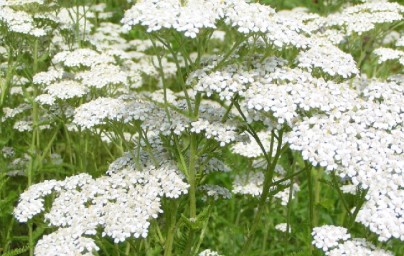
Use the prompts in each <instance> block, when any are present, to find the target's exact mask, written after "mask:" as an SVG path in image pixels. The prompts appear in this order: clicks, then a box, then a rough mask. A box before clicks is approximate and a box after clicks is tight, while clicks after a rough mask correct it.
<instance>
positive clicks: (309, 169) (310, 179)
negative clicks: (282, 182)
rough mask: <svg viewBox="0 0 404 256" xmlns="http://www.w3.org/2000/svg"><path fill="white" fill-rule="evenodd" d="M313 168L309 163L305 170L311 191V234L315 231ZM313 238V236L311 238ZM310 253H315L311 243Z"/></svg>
mask: <svg viewBox="0 0 404 256" xmlns="http://www.w3.org/2000/svg"><path fill="white" fill-rule="evenodd" d="M311 169H312V168H311V167H310V164H309V163H306V166H305V170H306V173H307V187H308V189H309V228H310V233H311V232H312V231H313V214H314V197H313V184H312V175H311V171H312V170H311ZM310 237H311V236H310ZM308 246H309V251H310V253H312V252H313V245H312V244H311V241H310V243H309V245H308Z"/></svg>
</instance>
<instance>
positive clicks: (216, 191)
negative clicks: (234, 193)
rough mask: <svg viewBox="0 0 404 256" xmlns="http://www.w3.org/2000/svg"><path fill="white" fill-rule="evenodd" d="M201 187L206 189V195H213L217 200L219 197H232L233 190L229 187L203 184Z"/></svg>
mask: <svg viewBox="0 0 404 256" xmlns="http://www.w3.org/2000/svg"><path fill="white" fill-rule="evenodd" d="M199 189H200V190H203V191H205V192H206V195H207V196H208V197H213V199H214V200H215V201H216V200H218V199H219V198H221V199H230V198H231V192H230V191H229V190H228V189H227V188H224V187H221V186H218V185H203V186H200V187H199Z"/></svg>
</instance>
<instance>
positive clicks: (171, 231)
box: [164, 200, 178, 256]
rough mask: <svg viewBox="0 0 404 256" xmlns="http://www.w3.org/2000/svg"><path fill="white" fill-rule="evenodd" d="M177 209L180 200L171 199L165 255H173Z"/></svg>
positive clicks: (167, 216) (167, 214)
mask: <svg viewBox="0 0 404 256" xmlns="http://www.w3.org/2000/svg"><path fill="white" fill-rule="evenodd" d="M177 210H178V202H177V201H175V200H174V201H170V202H169V208H168V211H167V213H166V216H165V217H166V220H167V230H166V232H167V239H166V241H165V244H164V256H171V255H172V249H173V243H174V236H175V230H176V223H177V219H176V217H177Z"/></svg>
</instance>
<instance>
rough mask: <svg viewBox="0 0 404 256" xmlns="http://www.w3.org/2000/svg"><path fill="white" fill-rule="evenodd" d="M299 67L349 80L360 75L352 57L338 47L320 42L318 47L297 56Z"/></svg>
mask: <svg viewBox="0 0 404 256" xmlns="http://www.w3.org/2000/svg"><path fill="white" fill-rule="evenodd" d="M297 62H298V66H299V67H301V68H305V69H307V70H309V71H312V70H313V69H315V68H319V69H321V70H322V71H324V72H325V73H327V74H329V75H330V76H337V75H338V76H342V77H343V78H348V77H351V76H353V75H357V74H359V70H358V68H357V67H356V63H355V61H354V59H353V57H352V55H350V54H347V53H344V52H343V51H341V50H340V49H339V48H338V47H336V46H334V45H333V44H330V43H328V42H324V41H323V40H321V41H320V40H318V44H317V45H315V46H314V45H313V46H311V47H310V49H309V50H308V51H304V52H301V53H300V54H299V55H298V56H297Z"/></svg>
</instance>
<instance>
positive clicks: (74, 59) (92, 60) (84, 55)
mask: <svg viewBox="0 0 404 256" xmlns="http://www.w3.org/2000/svg"><path fill="white" fill-rule="evenodd" d="M52 61H53V63H55V64H56V63H60V64H62V65H63V66H65V67H81V66H84V67H93V66H96V65H98V64H105V63H114V62H115V60H114V58H113V57H111V56H108V55H105V54H100V53H98V52H96V51H94V50H90V49H77V50H74V51H63V52H58V53H57V54H56V55H55V56H54V57H53V59H52Z"/></svg>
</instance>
